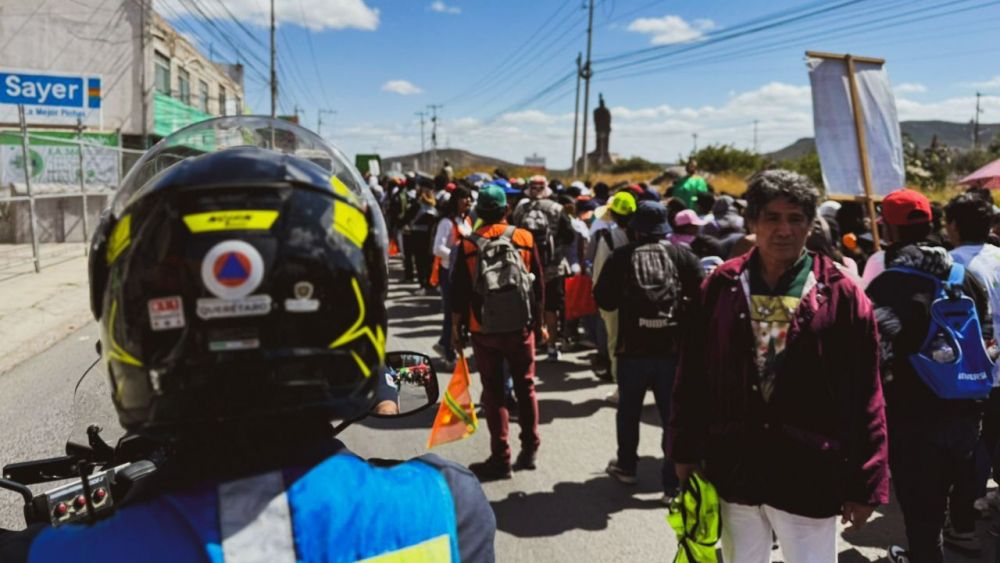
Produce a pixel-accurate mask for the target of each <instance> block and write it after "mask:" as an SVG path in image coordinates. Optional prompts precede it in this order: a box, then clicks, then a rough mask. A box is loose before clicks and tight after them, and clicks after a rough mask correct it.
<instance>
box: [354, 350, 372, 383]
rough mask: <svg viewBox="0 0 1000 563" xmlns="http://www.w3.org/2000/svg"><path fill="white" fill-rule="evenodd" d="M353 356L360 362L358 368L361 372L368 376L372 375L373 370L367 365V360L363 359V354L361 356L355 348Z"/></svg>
mask: <svg viewBox="0 0 1000 563" xmlns="http://www.w3.org/2000/svg"><path fill="white" fill-rule="evenodd" d="M351 357H352V358H354V361H355V362H356V363H357V364H358V368H359V369H361V373H363V374H365V377H366V378H367V377H371V375H372V370H370V369H368V366H367V365H365V361H364V360H362V359H361V356H359V355H358V353H357V352H355V351H354V350H351Z"/></svg>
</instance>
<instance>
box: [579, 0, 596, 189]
mask: <svg viewBox="0 0 1000 563" xmlns="http://www.w3.org/2000/svg"><path fill="white" fill-rule="evenodd" d="M593 37H594V0H590V15H589V16H588V19H587V64H586V65H584V67H583V79H584V80H585V81H586V86H584V88H583V141H582V143H583V175H584V176H586V175H587V160H588V159H587V112H588V111H589V109H590V77H591V76H593V74H594V73H593V72H591V70H590V47H591V43H592V40H593Z"/></svg>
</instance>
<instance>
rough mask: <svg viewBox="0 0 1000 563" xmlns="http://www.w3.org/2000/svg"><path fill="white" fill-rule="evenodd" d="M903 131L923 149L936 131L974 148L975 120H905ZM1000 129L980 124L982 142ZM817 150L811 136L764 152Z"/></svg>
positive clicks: (789, 155) (948, 141)
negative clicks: (953, 121) (973, 124)
mask: <svg viewBox="0 0 1000 563" xmlns="http://www.w3.org/2000/svg"><path fill="white" fill-rule="evenodd" d="M899 129H900V131H902V132H903V134H904V135H909V137H910V138H911V139H913V142H914V143H916V144H917V147H919V148H921V149H923V148H927V147H929V146H930V144H931V140H932V139H933V138H934V136H935V135H937V138H938V142H941V143H944V144H945V145H948V146H949V147H953V148H957V149H963V150H966V149H971V148H972V124H970V123H952V122H950V121H903V122H900V124H899ZM997 133H1000V123H981V124H979V144H980V145H987V144H989V142H990V141H991V140H992V139H993V137H995V136H996V135H997ZM815 150H816V141H815V140H814V139H813V138H812V137H804V138H802V139H799V140H798V141H795V142H794V143H792V144H790V145H788V146H787V147H785V148H783V149H780V150H777V151H774V152H772V153H768V154H767V155H765V156H768V157H770V158H773V159H774V160H777V161H782V160H793V159H796V158H800V157H802V156H805V155H806V154H808V153H810V152H813V151H815Z"/></svg>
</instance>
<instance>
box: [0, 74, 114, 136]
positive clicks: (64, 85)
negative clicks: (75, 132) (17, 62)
mask: <svg viewBox="0 0 1000 563" xmlns="http://www.w3.org/2000/svg"><path fill="white" fill-rule="evenodd" d="M18 105H24V113H25V116H26V119H27V122H28V125H38V124H46V125H68V126H75V125H76V124H77V120H80V121H82V122H83V124H84V125H86V126H90V127H98V128H100V127H101V125H102V123H101V77H100V76H96V75H81V74H67V73H59V72H50V71H42V70H12V69H5V68H0V123H17V122H18V117H17V106H18Z"/></svg>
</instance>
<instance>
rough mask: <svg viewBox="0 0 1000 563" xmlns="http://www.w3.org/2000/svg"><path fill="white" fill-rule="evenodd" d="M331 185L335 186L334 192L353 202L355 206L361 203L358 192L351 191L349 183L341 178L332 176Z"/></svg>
mask: <svg viewBox="0 0 1000 563" xmlns="http://www.w3.org/2000/svg"><path fill="white" fill-rule="evenodd" d="M330 187H331V188H333V193H335V194H337V195H339V196H340V197H342V198H344V199H346V200H347V201H349V202H351V204H353V205H355V206H360V205H361V202H360V201H359V200H358V194H356V193H354V192H353V191H351V188H348V187H347V184H345V183H344V181H343V180H341V179H340V178H338V177H336V176H330Z"/></svg>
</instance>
